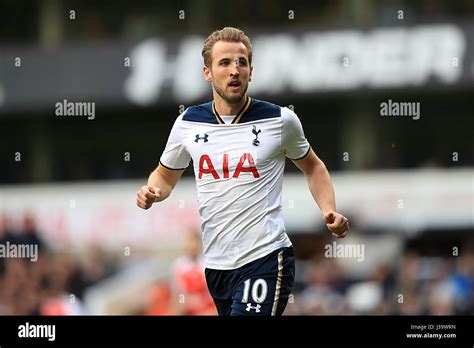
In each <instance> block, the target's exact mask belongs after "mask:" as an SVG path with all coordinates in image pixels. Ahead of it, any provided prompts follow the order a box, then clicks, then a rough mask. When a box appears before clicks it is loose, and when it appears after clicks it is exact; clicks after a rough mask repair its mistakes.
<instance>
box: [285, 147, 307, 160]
mask: <svg viewBox="0 0 474 348" xmlns="http://www.w3.org/2000/svg"><path fill="white" fill-rule="evenodd" d="M310 152H311V146H310V147H309V148H308V151H306V153H305V154H304V155H303V156H302V157H299V158H290V157H288V158H289V159H290V160H292V161H299V160H302V159H305V158H306V157H308V155H309V153H310Z"/></svg>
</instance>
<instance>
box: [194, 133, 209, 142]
mask: <svg viewBox="0 0 474 348" xmlns="http://www.w3.org/2000/svg"><path fill="white" fill-rule="evenodd" d="M208 138H209V134H207V133H204V136H203V137H200V136H199V134H196V139H195V140H194V141H195V142H196V143H197V142H199V140H204V142H205V143H207V142H208V141H209V140H208Z"/></svg>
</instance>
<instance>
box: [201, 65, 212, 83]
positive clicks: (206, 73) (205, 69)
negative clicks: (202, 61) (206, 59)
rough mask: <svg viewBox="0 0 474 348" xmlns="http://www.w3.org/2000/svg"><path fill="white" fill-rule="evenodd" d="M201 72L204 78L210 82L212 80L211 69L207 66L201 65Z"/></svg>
mask: <svg viewBox="0 0 474 348" xmlns="http://www.w3.org/2000/svg"><path fill="white" fill-rule="evenodd" d="M202 72H203V74H204V78H205V79H206V81H208V82H211V81H212V74H211V70H210V69H209V68H208V67H207V66H205V65H204V66H203V67H202Z"/></svg>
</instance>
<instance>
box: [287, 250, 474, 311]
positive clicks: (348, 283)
mask: <svg viewBox="0 0 474 348" xmlns="http://www.w3.org/2000/svg"><path fill="white" fill-rule="evenodd" d="M300 268H302V269H300V270H299V271H303V274H304V275H303V282H302V283H301V284H299V291H298V292H296V293H295V296H294V301H293V303H291V302H290V303H289V304H288V306H287V310H286V314H287V315H301V314H302V315H462V314H474V254H472V253H466V254H463V255H459V256H457V257H452V258H439V257H426V256H422V255H420V254H419V253H417V252H415V251H405V252H404V253H403V254H402V255H401V256H400V258H399V259H398V261H397V262H396V263H395V266H394V267H390V266H389V265H386V264H383V263H381V264H378V265H377V266H376V267H375V270H374V271H372V272H371V273H370V274H369V275H368V276H367V277H364V278H363V279H360V278H359V279H357V278H355V279H354V278H352V277H350V276H349V275H347V274H344V270H343V269H342V267H341V266H340V265H339V264H338V263H337V262H336V261H335V260H334V259H327V258H324V257H323V256H322V255H320V254H318V255H315V256H314V257H313V258H312V259H311V260H309V261H307V262H305V263H304V265H301V267H300Z"/></svg>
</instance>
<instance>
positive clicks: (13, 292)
mask: <svg viewBox="0 0 474 348" xmlns="http://www.w3.org/2000/svg"><path fill="white" fill-rule="evenodd" d="M7 225H8V224H5V223H4V220H3V222H2V221H0V245H6V244H7V243H10V244H15V245H21V244H29V245H31V244H36V245H38V257H37V260H36V261H32V260H31V259H29V258H17V257H4V256H5V255H3V257H0V314H2V315H81V314H94V313H89V311H88V310H87V308H86V306H85V305H84V302H83V299H84V293H85V291H86V290H87V289H88V288H89V287H90V286H92V285H95V284H99V283H100V282H101V281H102V280H104V279H106V278H107V277H108V276H111V275H114V274H116V273H117V272H118V271H119V270H120V267H119V266H118V263H117V262H116V260H114V258H113V257H110V255H108V253H106V252H105V251H104V250H101V249H100V248H93V249H92V250H90V251H88V252H87V254H86V255H75V254H71V253H60V252H54V251H52V250H51V249H50V248H49V247H48V245H46V243H45V242H44V241H43V240H42V238H41V236H40V234H39V232H38V230H37V229H36V227H35V222H34V220H33V219H32V218H31V217H30V216H28V215H26V216H25V217H24V219H23V222H22V224H21V226H22V228H20V229H17V230H12V229H10V228H7V227H6V226H7ZM463 245H464V246H465V247H464V249H462V250H460V251H459V255H457V254H456V255H453V256H451V257H448V256H445V257H436V256H432V255H429V256H427V255H424V254H423V253H422V252H420V251H418V250H414V249H413V248H404V251H403V252H402V254H401V255H400V257H398V258H397V259H396V260H395V261H394V262H392V263H391V264H388V263H384V262H380V263H379V264H377V265H376V266H375V267H374V268H373V270H372V271H371V272H370V273H369V274H366V275H365V276H357V277H354V276H353V275H351V273H350V272H348V270H347V269H344V267H343V266H341V263H339V262H338V260H337V259H330V258H326V257H324V254H323V253H320V252H317V253H314V254H313V255H312V256H310V257H309V258H307V259H305V260H302V259H300V260H297V265H296V266H297V279H296V281H295V286H294V291H293V294H292V295H291V296H290V299H289V303H288V305H287V308H286V311H285V315H462V314H470V315H472V314H474V253H473V252H472V250H470V249H469V243H467V244H463ZM143 297H144V301H143V303H144V306H143V308H142V309H141V310H139V311H138V313H130V314H139V315H216V309H215V307H214V305H213V302H212V298H211V297H210V295H209V292H208V289H207V284H206V280H205V276H204V263H203V258H202V253H201V239H200V234H199V233H196V232H193V233H189V234H188V235H187V238H185V240H184V243H183V249H182V254H181V255H180V256H178V257H176V258H175V259H174V262H173V263H172V266H171V269H170V272H169V277H168V278H166V279H165V280H161V281H159V282H156V283H155V284H153V285H152V286H151V287H149V288H148V290H145V291H144V292H143Z"/></svg>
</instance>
